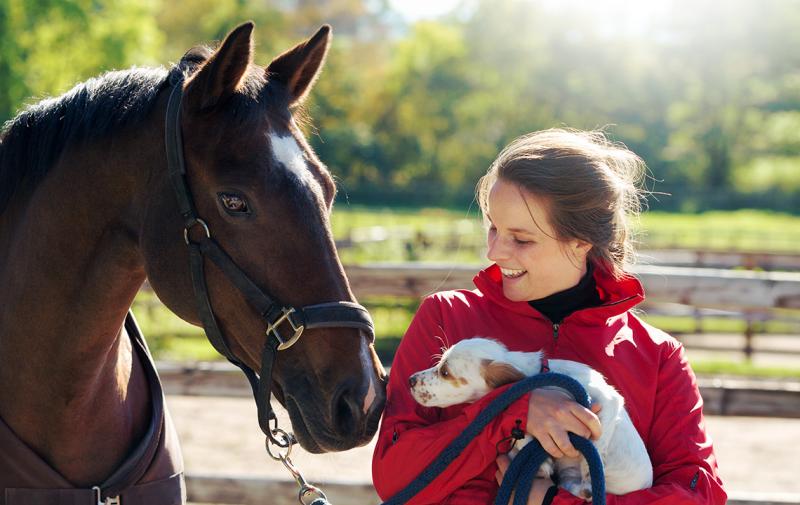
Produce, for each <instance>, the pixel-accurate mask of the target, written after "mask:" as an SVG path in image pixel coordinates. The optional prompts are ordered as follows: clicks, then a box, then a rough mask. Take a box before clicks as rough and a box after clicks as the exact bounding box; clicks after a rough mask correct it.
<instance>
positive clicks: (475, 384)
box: [409, 338, 653, 499]
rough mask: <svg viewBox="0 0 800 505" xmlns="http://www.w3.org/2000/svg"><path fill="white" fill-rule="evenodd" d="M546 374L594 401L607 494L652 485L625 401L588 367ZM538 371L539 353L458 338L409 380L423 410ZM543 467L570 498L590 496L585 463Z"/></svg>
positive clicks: (558, 365)
mask: <svg viewBox="0 0 800 505" xmlns="http://www.w3.org/2000/svg"><path fill="white" fill-rule="evenodd" d="M548 365H549V367H550V370H552V371H553V372H558V373H562V374H564V375H568V376H570V377H572V378H573V379H575V380H577V381H578V382H579V383H581V385H583V387H584V388H586V391H587V392H588V393H589V395H591V397H592V401H594V402H599V403H600V405H601V407H602V409H601V410H600V413H599V414H598V417H599V418H600V424H601V425H602V427H603V433H602V435H601V436H600V439H599V440H597V441H596V442H595V447H597V450H598V452H599V453H600V457H601V458H602V460H603V465H604V469H605V477H606V490H607V491H608V492H609V493H611V494H626V493H630V492H632V491H636V490H639V489H645V488H648V487H650V486H651V485H652V483H653V467H652V465H651V463H650V458H649V456H648V455H647V449H646V448H645V446H644V443H643V442H642V439H641V437H639V433H637V431H636V428H634V427H633V423H632V422H631V420H630V417H629V416H628V413H627V411H626V410H625V400H624V399H623V398H622V396H621V395H620V394H619V393H618V392H617V391H616V390H615V389H614V388H613V387H611V386H610V385H609V384H608V383H606V381H605V379H604V378H603V376H602V375H600V374H599V373H598V372H596V371H595V370H593V369H591V368H590V367H588V366H586V365H584V364H582V363H577V362H575V361H566V360H556V359H553V360H549V363H548ZM541 369H542V353H541V352H512V351H509V350H508V349H506V347H505V346H504V345H503V344H501V343H499V342H497V341H495V340H490V339H486V338H471V339H467V340H462V341H461V342H458V343H457V344H455V345H454V346H452V347H450V348H449V349H447V350H446V351H445V352H444V354H443V355H442V358H441V359H440V360H439V363H438V364H437V365H436V366H434V367H432V368H429V369H427V370H422V371H420V372H417V373H415V374H413V375H412V376H411V377H410V378H409V385H410V386H411V394H412V395H413V396H414V399H415V400H416V401H417V402H419V403H420V404H422V405H425V406H427V407H449V406H451V405H456V404H459V403H470V402H474V401H475V400H477V399H478V398H481V397H482V396H484V395H485V394H487V393H488V392H489V391H491V390H492V389H494V388H497V387H499V386H502V385H504V384H508V383H510V382H515V381H518V380H520V379H523V378H525V377H528V376H531V375H536V374H538V373H539V372H540V371H541ZM550 463H551V464H548V465H543V466H542V469H541V470H540V472H544V473H546V474H551V473H552V472H553V471H555V473H557V475H558V479H559V482H560V486H561V487H563V488H564V489H566V490H567V491H569V492H570V493H572V494H573V495H575V496H577V497H579V498H584V499H589V498H591V495H592V492H591V489H592V488H591V481H590V478H589V468H588V465H587V464H586V461H585V460H584V459H583V458H582V457H580V458H567V457H564V458H558V459H556V460H555V462H554V465H555V468H554V469H553V466H552V463H553V462H550Z"/></svg>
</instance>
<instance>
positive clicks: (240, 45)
mask: <svg viewBox="0 0 800 505" xmlns="http://www.w3.org/2000/svg"><path fill="white" fill-rule="evenodd" d="M253 26H254V25H253V22H252V21H248V22H247V23H244V24H242V25H240V26H238V27H237V28H236V29H234V30H233V31H232V32H231V33H229V34H228V36H227V37H225V40H224V41H223V42H222V44H221V45H220V46H219V48H218V49H217V50H216V51H214V54H212V55H211V57H210V58H209V59H208V60H207V61H206V62H205V64H204V65H203V66H202V67H201V68H200V70H198V71H197V73H195V74H194V75H193V76H192V78H191V80H190V81H189V82H188V83H187V84H186V98H185V100H186V103H187V105H188V106H189V108H190V109H192V110H197V111H200V110H205V109H209V108H211V107H214V106H215V105H217V104H219V103H222V102H224V101H225V100H226V99H227V98H228V97H230V96H231V95H232V94H233V93H234V91H236V89H237V87H238V86H239V82H240V81H241V80H242V78H243V77H244V75H245V74H246V72H247V68H248V67H249V66H250V62H251V61H252V59H253V38H252V33H253Z"/></svg>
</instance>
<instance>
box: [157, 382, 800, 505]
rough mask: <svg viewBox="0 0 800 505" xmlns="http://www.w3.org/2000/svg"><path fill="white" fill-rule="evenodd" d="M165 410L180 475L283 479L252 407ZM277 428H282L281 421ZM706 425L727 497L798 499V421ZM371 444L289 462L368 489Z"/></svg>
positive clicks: (178, 403)
mask: <svg viewBox="0 0 800 505" xmlns="http://www.w3.org/2000/svg"><path fill="white" fill-rule="evenodd" d="M167 404H168V407H169V409H170V411H171V413H172V416H173V418H174V420H175V424H176V425H177V428H178V432H179V434H180V438H181V443H182V445H183V452H184V459H185V463H186V470H187V473H190V474H192V473H193V474H213V475H218V476H222V475H237V476H249V477H266V476H271V477H283V478H286V479H290V477H289V474H288V473H286V471H285V470H284V468H283V467H282V466H281V465H280V464H279V463H275V462H273V461H272V460H270V459H269V458H268V457H267V455H266V453H265V452H264V442H263V440H264V437H263V435H262V434H261V432H260V430H259V429H258V426H257V423H256V408H255V403H254V402H253V400H250V399H243V398H219V397H186V396H168V397H167ZM279 412H280V411H279ZM279 415H280V416H283V415H284V414H283V413H282V412H281V413H280V414H279ZM281 422H282V424H283V425H285V426H288V423H287V422H286V420H285V417H283V419H282V421H281ZM707 424H708V431H709V432H710V434H711V436H712V438H713V440H714V445H715V448H716V453H717V457H718V460H719V467H720V473H721V475H722V478H723V479H724V481H725V484H726V488H727V489H728V491H729V492H770V493H777V492H780V493H800V480H798V479H797V471H798V469H799V468H800V467H798V464H797V450H798V449H800V420H798V419H776V418H754V417H718V416H712V417H709V418H707ZM373 444H374V441H373V443H371V444H369V445H367V446H365V447H361V448H358V449H354V450H351V451H347V452H343V453H337V454H323V455H311V454H308V453H305V452H304V451H303V450H302V449H299V448H296V449H295V451H294V452H293V454H292V459H293V461H294V463H295V464H296V465H297V467H298V468H299V469H300V470H301V471H302V472H303V473H304V475H305V476H306V478H307V479H308V480H309V481H310V482H314V481H318V482H319V481H355V482H368V481H369V480H370V464H371V458H372V448H373Z"/></svg>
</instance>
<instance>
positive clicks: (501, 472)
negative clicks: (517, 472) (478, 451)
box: [494, 454, 511, 484]
mask: <svg viewBox="0 0 800 505" xmlns="http://www.w3.org/2000/svg"><path fill="white" fill-rule="evenodd" d="M496 461H497V471H496V472H495V473H494V478H495V479H496V480H497V483H498V484H502V483H503V477H505V475H506V470H508V465H510V464H511V458H509V457H508V456H506V455H505V454H501V455H499V456H498V457H497V460H496Z"/></svg>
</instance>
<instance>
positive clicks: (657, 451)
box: [552, 345, 727, 505]
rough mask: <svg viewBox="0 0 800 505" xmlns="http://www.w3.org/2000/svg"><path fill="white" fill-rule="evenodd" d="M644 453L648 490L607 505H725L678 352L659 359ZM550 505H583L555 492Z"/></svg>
mask: <svg viewBox="0 0 800 505" xmlns="http://www.w3.org/2000/svg"><path fill="white" fill-rule="evenodd" d="M653 419H654V421H653V423H652V425H651V427H650V434H649V435H650V436H649V441H648V447H647V451H648V453H649V454H650V461H651V462H652V464H653V486H652V487H651V488H649V489H643V490H640V491H635V492H633V493H629V494H626V495H623V496H612V495H608V499H607V502H606V503H608V505H639V504H645V503H646V504H664V505H667V504H669V505H689V504H692V505H697V504H707V505H716V504H724V503H725V502H726V500H727V495H726V493H725V491H724V490H723V488H722V481H721V480H720V477H719V473H718V470H717V461H716V458H715V456H714V449H713V446H712V444H711V439H710V438H709V437H708V435H706V432H705V422H704V421H703V399H702V398H701V397H700V391H699V389H698V387H697V381H696V379H695V375H694V373H693V372H692V369H691V368H690V367H689V363H688V362H687V361H686V358H685V356H684V354H683V348H682V347H681V346H680V345H677V346H676V347H675V348H673V349H672V350H671V352H669V353H668V355H667V356H666V357H665V358H663V359H662V363H661V367H660V370H659V374H658V385H657V389H656V398H655V402H654V412H653ZM552 505H585V502H584V501H583V500H580V499H578V498H576V497H574V496H572V495H571V494H569V493H568V492H566V491H564V490H563V489H560V490H559V491H558V495H556V497H555V498H554V499H553V501H552Z"/></svg>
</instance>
